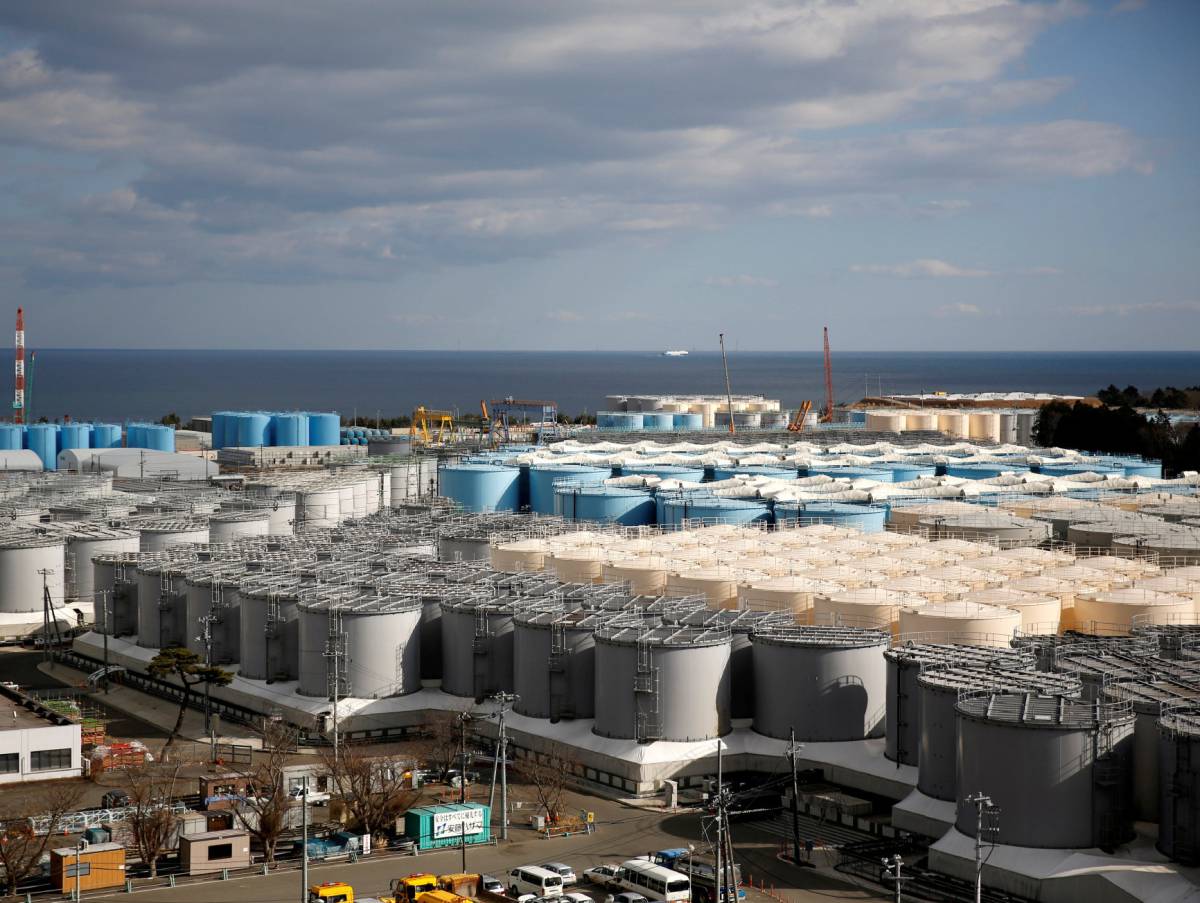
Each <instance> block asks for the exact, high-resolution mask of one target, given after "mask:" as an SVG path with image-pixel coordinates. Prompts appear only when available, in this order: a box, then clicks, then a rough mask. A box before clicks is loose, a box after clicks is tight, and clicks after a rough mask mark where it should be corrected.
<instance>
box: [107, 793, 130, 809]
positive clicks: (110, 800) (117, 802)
mask: <svg viewBox="0 0 1200 903" xmlns="http://www.w3.org/2000/svg"><path fill="white" fill-rule="evenodd" d="M128 805H129V794H128V793H126V792H125V791H124V790H109V791H107V792H106V793H105V794H104V796H102V797H100V806H101V808H104V809H117V808H120V807H121V806H128Z"/></svg>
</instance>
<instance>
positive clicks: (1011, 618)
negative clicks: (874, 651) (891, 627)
mask: <svg viewBox="0 0 1200 903" xmlns="http://www.w3.org/2000/svg"><path fill="white" fill-rule="evenodd" d="M1020 626H1021V613H1020V612H1018V611H1014V610H1013V609H1011V608H997V607H996V606H994V605H980V604H979V603H978V602H963V601H956V602H937V603H931V604H929V605H926V606H924V607H923V608H912V609H908V608H905V609H902V610H901V612H900V636H901V637H904V638H908V637H910V636H918V637H922V638H923V641H924V642H931V643H932V642H939V641H945V642H957V643H964V644H966V645H968V646H995V647H999V648H1008V647H1009V644H1010V641H1011V640H1012V638H1013V634H1014V633H1015V632H1016V631H1017V629H1018V628H1019V627H1020ZM939 638H943V639H941V640H939ZM950 638H953V639H950Z"/></svg>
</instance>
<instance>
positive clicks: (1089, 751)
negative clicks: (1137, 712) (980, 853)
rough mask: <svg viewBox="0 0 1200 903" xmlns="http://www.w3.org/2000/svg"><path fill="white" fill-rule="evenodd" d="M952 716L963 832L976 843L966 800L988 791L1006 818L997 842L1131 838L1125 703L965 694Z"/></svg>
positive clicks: (1098, 843)
mask: <svg viewBox="0 0 1200 903" xmlns="http://www.w3.org/2000/svg"><path fill="white" fill-rule="evenodd" d="M957 711H958V755H957V781H956V783H957V786H958V787H959V788H960V790H961V794H960V797H959V800H958V815H957V820H956V823H955V826H956V827H957V828H958V830H959V831H960V832H962V833H963V834H965V835H967V836H968V837H974V836H975V834H976V817H977V816H976V809H975V806H974V805H973V804H972V803H970V802H969V801H968V796H970V795H972V794H975V793H984V794H986V795H987V796H989V797H990V798H991V800H992V803H993V804H994V805H996V806H998V807H1000V810H1001V812H1002V815H1001V817H1000V820H999V823H998V829H997V833H996V837H995V842H996V843H999V844H1007V845H1012V846H1019V847H1034V848H1037V849H1084V848H1088V847H1113V846H1116V845H1117V844H1120V843H1124V842H1125V841H1127V840H1129V838H1130V837H1131V836H1132V835H1133V831H1132V828H1133V812H1132V808H1131V806H1130V801H1129V780H1130V776H1129V768H1130V748H1131V745H1132V742H1133V717H1134V716H1133V713H1132V711H1130V708H1129V706H1128V705H1127V704H1124V705H1109V704H1105V703H1100V702H1089V701H1086V700H1077V699H1070V698H1068V697H1066V696H1039V695H1037V694H1033V693H991V692H984V693H978V694H967V695H964V697H963V698H961V699H960V700H959V702H958V706H957Z"/></svg>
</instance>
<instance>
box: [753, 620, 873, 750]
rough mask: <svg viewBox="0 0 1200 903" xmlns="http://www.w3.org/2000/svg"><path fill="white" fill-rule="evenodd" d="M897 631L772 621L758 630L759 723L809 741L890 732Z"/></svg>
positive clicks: (783, 736)
mask: <svg viewBox="0 0 1200 903" xmlns="http://www.w3.org/2000/svg"><path fill="white" fill-rule="evenodd" d="M890 639H891V636H890V634H889V633H888V632H887V631H883V630H867V629H861V628H854V627H798V626H783V625H775V624H771V625H766V626H764V627H762V628H761V629H759V630H757V631H755V632H754V634H753V635H752V637H751V642H752V643H753V647H754V681H755V686H756V703H755V709H754V729H755V730H756V731H757V732H758V733H760V734H765V735H766V736H768V737H775V738H776V739H780V740H787V739H788V738H789V736H790V730H791V729H792V728H795V730H796V739H797V740H803V741H806V742H820V741H840V740H865V739H867V738H868V737H876V736H879V735H880V734H882V733H883V731H884V718H885V695H886V692H887V663H886V661H885V660H884V657H883V653H884V652H885V650H886V649H887V646H888V642H889V641H890Z"/></svg>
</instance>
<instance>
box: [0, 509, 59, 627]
mask: <svg viewBox="0 0 1200 903" xmlns="http://www.w3.org/2000/svg"><path fill="white" fill-rule="evenodd" d="M65 561H66V559H65V543H64V541H63V538H62V537H61V536H59V537H54V536H37V535H35V534H33V533H26V532H24V531H20V530H13V531H9V532H7V533H4V534H2V535H0V612H14V613H15V612H41V611H42V609H43V608H44V607H45V603H44V601H43V586H44V587H45V589H48V590H49V592H50V602H51V604H52V605H53V606H54V607H55V608H57V607H59V606H61V605H62V604H63V594H64V586H63V567H64V564H65ZM40 571H46V572H47V573H46V574H45V575H43V574H41V573H39V572H40ZM43 577H44V579H45V583H44V584H43V582H42V581H43ZM37 620H39V621H40V620H41V616H40V615H39V616H38V618H37Z"/></svg>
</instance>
